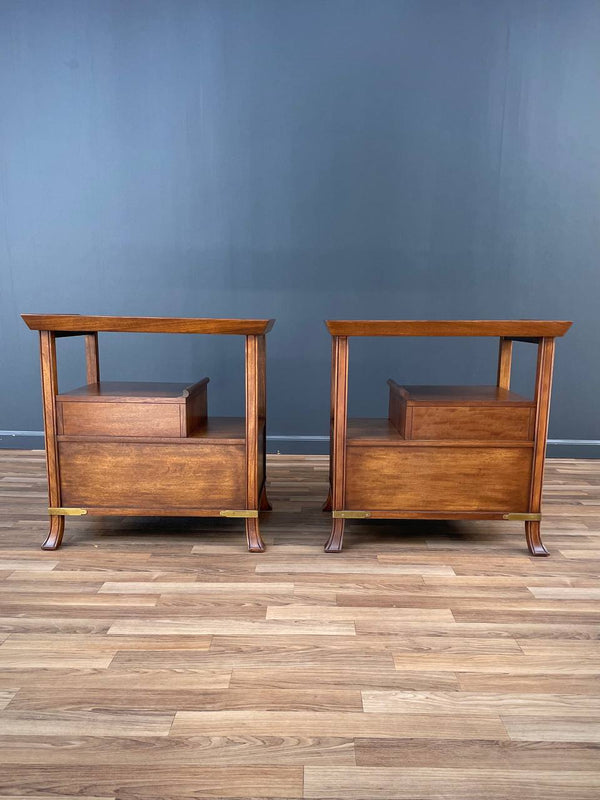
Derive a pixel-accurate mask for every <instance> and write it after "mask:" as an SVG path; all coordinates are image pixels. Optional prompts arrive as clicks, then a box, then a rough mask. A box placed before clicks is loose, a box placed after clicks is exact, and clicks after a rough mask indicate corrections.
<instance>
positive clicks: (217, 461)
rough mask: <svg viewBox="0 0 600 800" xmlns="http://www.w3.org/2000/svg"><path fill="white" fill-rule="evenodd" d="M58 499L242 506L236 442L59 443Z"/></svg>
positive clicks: (84, 503) (241, 459)
mask: <svg viewBox="0 0 600 800" xmlns="http://www.w3.org/2000/svg"><path fill="white" fill-rule="evenodd" d="M59 467H60V476H61V497H62V503H63V504H64V505H66V506H75V507H79V506H80V507H83V508H88V507H89V508H123V509H141V510H145V511H146V512H147V511H148V510H150V511H152V510H155V511H156V513H157V514H160V513H161V511H173V510H178V509H179V510H185V509H194V508H234V509H235V508H245V506H246V452H245V447H244V445H243V444H239V445H211V446H210V447H205V446H202V445H200V444H199V445H196V444H190V445H181V444H158V443H157V444H153V443H152V444H147V443H143V444H142V443H139V444H138V443H133V444H132V443H119V442H73V441H69V442H60V443H59Z"/></svg>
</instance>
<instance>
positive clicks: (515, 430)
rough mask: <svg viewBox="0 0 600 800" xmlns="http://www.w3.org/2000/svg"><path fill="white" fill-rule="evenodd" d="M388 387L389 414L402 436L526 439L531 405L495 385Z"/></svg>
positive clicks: (531, 417)
mask: <svg viewBox="0 0 600 800" xmlns="http://www.w3.org/2000/svg"><path fill="white" fill-rule="evenodd" d="M388 383H389V386H390V411H389V418H390V421H391V422H392V424H393V425H394V426H395V427H396V428H397V430H398V432H399V433H400V434H401V435H402V436H403V437H404V438H405V439H419V440H423V441H427V440H453V439H455V440H478V441H497V440H504V441H508V440H510V441H519V440H522V441H531V440H532V439H533V429H534V421H535V419H534V414H535V409H534V404H533V402H532V401H530V400H527V398H525V397H521V396H520V395H518V394H515V393H514V392H509V391H507V390H505V389H499V388H498V387H496V386H399V385H398V384H397V383H395V382H394V381H392V380H390V381H388Z"/></svg>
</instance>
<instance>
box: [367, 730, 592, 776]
mask: <svg viewBox="0 0 600 800" xmlns="http://www.w3.org/2000/svg"><path fill="white" fill-rule="evenodd" d="M355 748H356V764H357V766H359V767H397V766H398V765H399V764H402V766H404V767H429V768H433V769H443V768H447V769H506V770H524V771H526V772H527V771H528V770H555V769H557V768H560V769H561V770H566V771H573V770H585V771H590V772H594V771H596V770H597V768H598V759H599V758H600V745H598V744H594V743H589V742H566V743H565V742H538V741H532V742H519V741H498V742H492V741H456V740H454V739H368V738H365V739H361V738H357V739H355Z"/></svg>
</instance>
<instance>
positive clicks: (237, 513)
mask: <svg viewBox="0 0 600 800" xmlns="http://www.w3.org/2000/svg"><path fill="white" fill-rule="evenodd" d="M219 514H220V515H221V516H222V517H242V518H244V519H252V518H253V517H258V511H252V510H251V509H246V508H242V509H239V510H237V509H234V510H232V511H219Z"/></svg>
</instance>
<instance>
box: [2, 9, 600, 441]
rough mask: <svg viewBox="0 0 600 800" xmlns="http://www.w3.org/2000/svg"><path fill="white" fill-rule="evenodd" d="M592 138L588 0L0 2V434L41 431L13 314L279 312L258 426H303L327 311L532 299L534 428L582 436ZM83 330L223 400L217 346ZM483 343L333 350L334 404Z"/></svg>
mask: <svg viewBox="0 0 600 800" xmlns="http://www.w3.org/2000/svg"><path fill="white" fill-rule="evenodd" d="M599 142H600V3H599V2H596V1H595V0H594V1H591V0H539V1H538V0H515V1H514V2H510V1H509V0H392V1H391V2H388V1H386V0H360V1H355V0H317V1H315V0H239V2H231V1H229V0H212V1H209V2H201V1H200V0H0V148H1V149H0V261H1V273H0V277H1V281H2V284H1V290H2V291H1V298H0V336H1V342H0V359H1V364H0V368H1V371H0V381H1V384H2V386H1V390H0V428H1V429H3V430H17V431H31V430H39V429H40V428H41V411H40V399H39V388H38V387H39V379H38V362H37V341H36V335H35V334H33V333H31V332H29V331H28V330H27V329H26V328H25V325H24V324H23V323H22V322H21V321H20V319H19V317H18V314H19V313H21V312H24V311H27V312H79V313H93V314H141V315H144V314H148V315H177V316H232V317H234V316H263V315H264V316H274V317H277V318H278V322H277V325H276V326H275V328H274V330H273V333H272V334H271V335H270V338H269V380H270V387H269V403H270V433H271V434H274V435H283V436H311V435H317V436H318V435H324V434H326V433H327V428H328V422H327V420H328V392H329V389H328V380H329V353H330V349H329V339H328V336H327V334H326V331H325V329H324V327H323V324H322V319H323V318H325V317H332V318H335V317H338V318H340V317H341V318H361V317H374V318H425V319H427V318H436V317H438V318H440V317H441V318H461V317H467V318H468V317H471V318H485V317H491V318H494V317H495V318H506V317H547V318H563V319H572V320H574V321H575V325H574V328H573V330H572V332H571V333H570V334H569V335H568V336H567V337H566V338H565V339H564V340H562V341H560V342H559V347H558V358H557V368H556V383H555V394H554V404H553V411H552V419H551V437H553V438H557V439H600V430H599V425H598V414H597V398H598V396H599V394H600V378H599V375H600V371H599V370H598V352H599V344H600V342H599V326H598V323H597V316H598V304H599V300H600V291H599V290H600V272H599V269H598V253H599V252H600V226H599V202H600V148H599ZM60 346H61V354H64V358H63V364H64V369H63V370H62V373H61V378H62V379H63V385H64V386H67V385H77V384H78V383H81V379H80V376H81V368H82V360H81V357H80V352H79V349H78V347H79V345H78V343H77V342H74V341H72V340H71V341H67V342H65V343H61V345H60ZM102 346H103V373H104V376H105V377H107V378H110V377H112V378H119V377H121V378H123V377H127V376H131V377H132V378H156V379H162V380H186V379H195V378H197V377H199V376H201V375H203V374H209V375H210V376H211V378H212V383H211V386H210V387H209V389H210V403H211V406H212V409H213V410H218V411H220V412H221V413H226V414H227V413H236V412H238V411H241V409H242V397H243V395H242V384H241V381H240V379H239V376H238V375H237V372H235V370H234V368H235V369H237V367H238V366H241V363H242V362H241V350H242V347H241V340H239V339H231V340H227V341H223V340H219V341H217V340H215V339H210V338H209V337H197V338H195V339H194V338H191V337H185V338H180V337H156V338H155V339H150V340H149V339H143V337H140V336H131V337H129V338H128V337H126V336H125V337H117V336H115V335H106V336H105V337H104V339H103V342H102ZM495 347H496V345H495V342H494V343H492V342H491V341H483V340H478V341H474V342H467V341H461V340H445V341H444V340H436V341H429V342H423V341H418V340H404V341H394V340H368V341H362V342H356V343H354V342H353V346H352V354H353V358H352V367H353V369H354V372H353V379H352V385H351V391H352V406H353V411H354V413H357V414H367V415H368V414H379V413H382V414H383V413H385V407H386V386H385V379H386V378H387V377H388V376H389V375H393V376H394V377H395V378H396V379H397V380H399V381H409V382H434V383H435V382H443V381H447V380H453V381H465V382H479V381H487V380H490V379H492V378H493V377H494V374H495ZM521 347H522V349H523V350H526V346H525V345H522V346H521ZM523 365H525V366H528V367H531V365H532V359H531V355H528V354H527V353H526V352H525V353H524V355H523ZM525 366H523V368H522V369H520V370H519V371H518V375H517V388H520V387H521V386H523V387H525V386H526V383H525V372H524V369H525ZM232 375H235V377H232ZM374 389H376V391H374ZM2 441H3V442H4V443H5V444H10V441H13V443H17V444H23V443H24V442H25V441H26V440H24V439H21V440H17V441H16V442H15V441H14V440H9V439H7V438H6V437H5V438H4V439H3V440H2ZM273 447H279V449H281V450H283V451H285V450H290V448H291V447H292V445H291V444H290V443H288V442H285V441H282V440H272V448H271V449H273ZM318 447H320V445H319V444H318V443H316V442H314V443H310V444H308V445H307V449H308V450H309V451H311V450H312V451H316V450H317V449H318ZM592 451H593V448H588V450H587V451H586V452H587V454H590V455H591V454H592ZM561 452H562V453H564V454H568V453H569V452H570V451H569V450H568V449H567V448H564V449H563V450H562V451H561ZM594 454H595V455H597V454H598V452H597V451H594Z"/></svg>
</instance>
